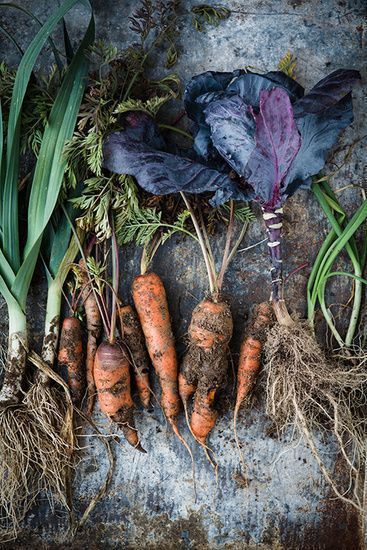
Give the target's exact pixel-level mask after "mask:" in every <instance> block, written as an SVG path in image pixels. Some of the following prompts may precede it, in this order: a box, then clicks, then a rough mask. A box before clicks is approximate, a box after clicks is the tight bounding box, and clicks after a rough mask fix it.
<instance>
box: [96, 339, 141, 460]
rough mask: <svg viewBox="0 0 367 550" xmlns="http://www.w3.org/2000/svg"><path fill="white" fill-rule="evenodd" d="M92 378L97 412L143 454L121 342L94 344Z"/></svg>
mask: <svg viewBox="0 0 367 550" xmlns="http://www.w3.org/2000/svg"><path fill="white" fill-rule="evenodd" d="M94 380H95V384H96V388H97V392H98V401H99V406H100V408H101V411H102V412H103V413H105V414H106V415H107V416H109V417H110V418H111V420H113V422H116V424H118V425H119V427H120V428H121V429H122V431H123V434H124V436H125V438H126V440H127V441H128V443H130V445H132V446H133V447H135V449H137V450H138V451H141V452H143V453H145V452H146V451H145V450H144V449H143V447H142V446H141V444H140V440H139V435H138V432H137V430H136V428H135V424H134V414H133V413H134V403H133V400H132V398H131V388H130V366H129V361H128V355H127V351H126V349H125V348H124V347H123V345H122V344H121V343H114V344H111V343H109V342H102V344H100V345H99V346H98V349H97V353H96V357H95V362H94Z"/></svg>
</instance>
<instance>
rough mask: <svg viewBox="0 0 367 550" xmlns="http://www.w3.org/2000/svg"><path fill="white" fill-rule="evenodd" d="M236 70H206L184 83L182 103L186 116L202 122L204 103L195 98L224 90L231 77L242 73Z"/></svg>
mask: <svg viewBox="0 0 367 550" xmlns="http://www.w3.org/2000/svg"><path fill="white" fill-rule="evenodd" d="M242 73H243V71H241V70H237V71H233V72H232V73H225V72H223V73H221V72H214V71H207V72H205V73H201V74H198V75H196V76H194V77H193V78H192V79H191V80H190V81H189V82H188V83H187V85H186V88H185V93H184V104H185V109H186V112H187V114H188V116H189V117H190V118H191V119H192V120H194V121H195V122H203V121H204V114H203V110H204V109H205V106H206V105H205V104H200V103H198V102H197V99H198V98H199V97H200V96H202V95H204V94H207V93H211V92H221V91H224V90H225V89H226V88H227V86H228V84H229V83H230V82H231V80H232V79H233V78H235V77H236V76H238V75H240V74H242Z"/></svg>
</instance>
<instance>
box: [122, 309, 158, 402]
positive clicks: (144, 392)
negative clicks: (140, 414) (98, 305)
mask: <svg viewBox="0 0 367 550" xmlns="http://www.w3.org/2000/svg"><path fill="white" fill-rule="evenodd" d="M119 317H120V325H121V336H122V339H123V341H124V343H125V345H126V347H127V348H128V351H129V352H130V355H131V358H132V364H133V368H134V375H135V382H136V387H137V390H138V394H139V398H140V401H141V402H142V404H143V406H144V407H145V408H148V407H149V401H150V392H151V390H150V384H149V362H150V361H149V355H148V352H147V348H146V346H145V341H144V334H143V331H142V328H141V326H140V322H139V318H138V316H137V314H136V312H135V310H134V309H133V308H132V307H131V306H130V305H126V306H121V307H119Z"/></svg>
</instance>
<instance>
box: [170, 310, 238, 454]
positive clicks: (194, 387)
mask: <svg viewBox="0 0 367 550" xmlns="http://www.w3.org/2000/svg"><path fill="white" fill-rule="evenodd" d="M232 330H233V323H232V316H231V311H230V309H229V306H228V305H227V304H226V303H224V302H215V301H213V300H210V299H206V300H203V301H202V302H200V304H198V305H197V306H196V308H195V309H194V311H193V313H192V318H191V323H190V326H189V330H188V334H189V339H190V340H189V347H188V350H187V352H186V354H185V357H184V360H183V363H182V366H181V370H180V377H179V392H180V396H181V399H182V401H183V403H184V408H185V413H186V418H188V414H187V406H188V400H189V398H190V397H191V396H192V395H193V394H194V393H195V398H194V407H193V412H192V416H191V422H190V429H191V432H192V434H193V435H194V437H195V438H196V440H197V441H198V442H199V443H201V444H202V445H203V446H204V447H206V439H207V437H208V435H209V433H210V432H211V430H212V429H213V428H214V426H215V423H216V420H217V418H218V411H217V409H216V403H215V397H216V393H217V390H218V389H219V388H220V387H221V386H223V385H224V383H225V379H226V373H227V368H228V361H227V351H228V343H229V341H230V339H231V336H232Z"/></svg>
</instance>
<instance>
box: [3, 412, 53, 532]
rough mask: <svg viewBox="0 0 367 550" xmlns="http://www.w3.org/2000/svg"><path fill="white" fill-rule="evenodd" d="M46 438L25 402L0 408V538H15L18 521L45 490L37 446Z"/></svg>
mask: <svg viewBox="0 0 367 550" xmlns="http://www.w3.org/2000/svg"><path fill="white" fill-rule="evenodd" d="M42 444H43V441H42V438H40V434H39V432H38V430H37V429H34V425H33V423H32V422H30V416H29V414H28V410H27V408H26V406H24V405H23V404H21V405H17V406H14V407H7V408H4V409H1V410H0V456H1V460H0V480H1V491H0V541H1V542H6V541H9V540H13V539H15V538H16V535H17V533H18V530H19V523H20V522H21V520H22V519H23V518H24V516H25V515H26V513H27V512H28V510H29V509H30V507H31V506H32V504H33V503H34V501H35V499H36V498H37V496H38V494H39V493H40V491H41V490H42V483H41V480H40V475H41V474H42V471H41V464H39V463H38V453H37V449H38V448H39V447H40V446H42Z"/></svg>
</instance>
